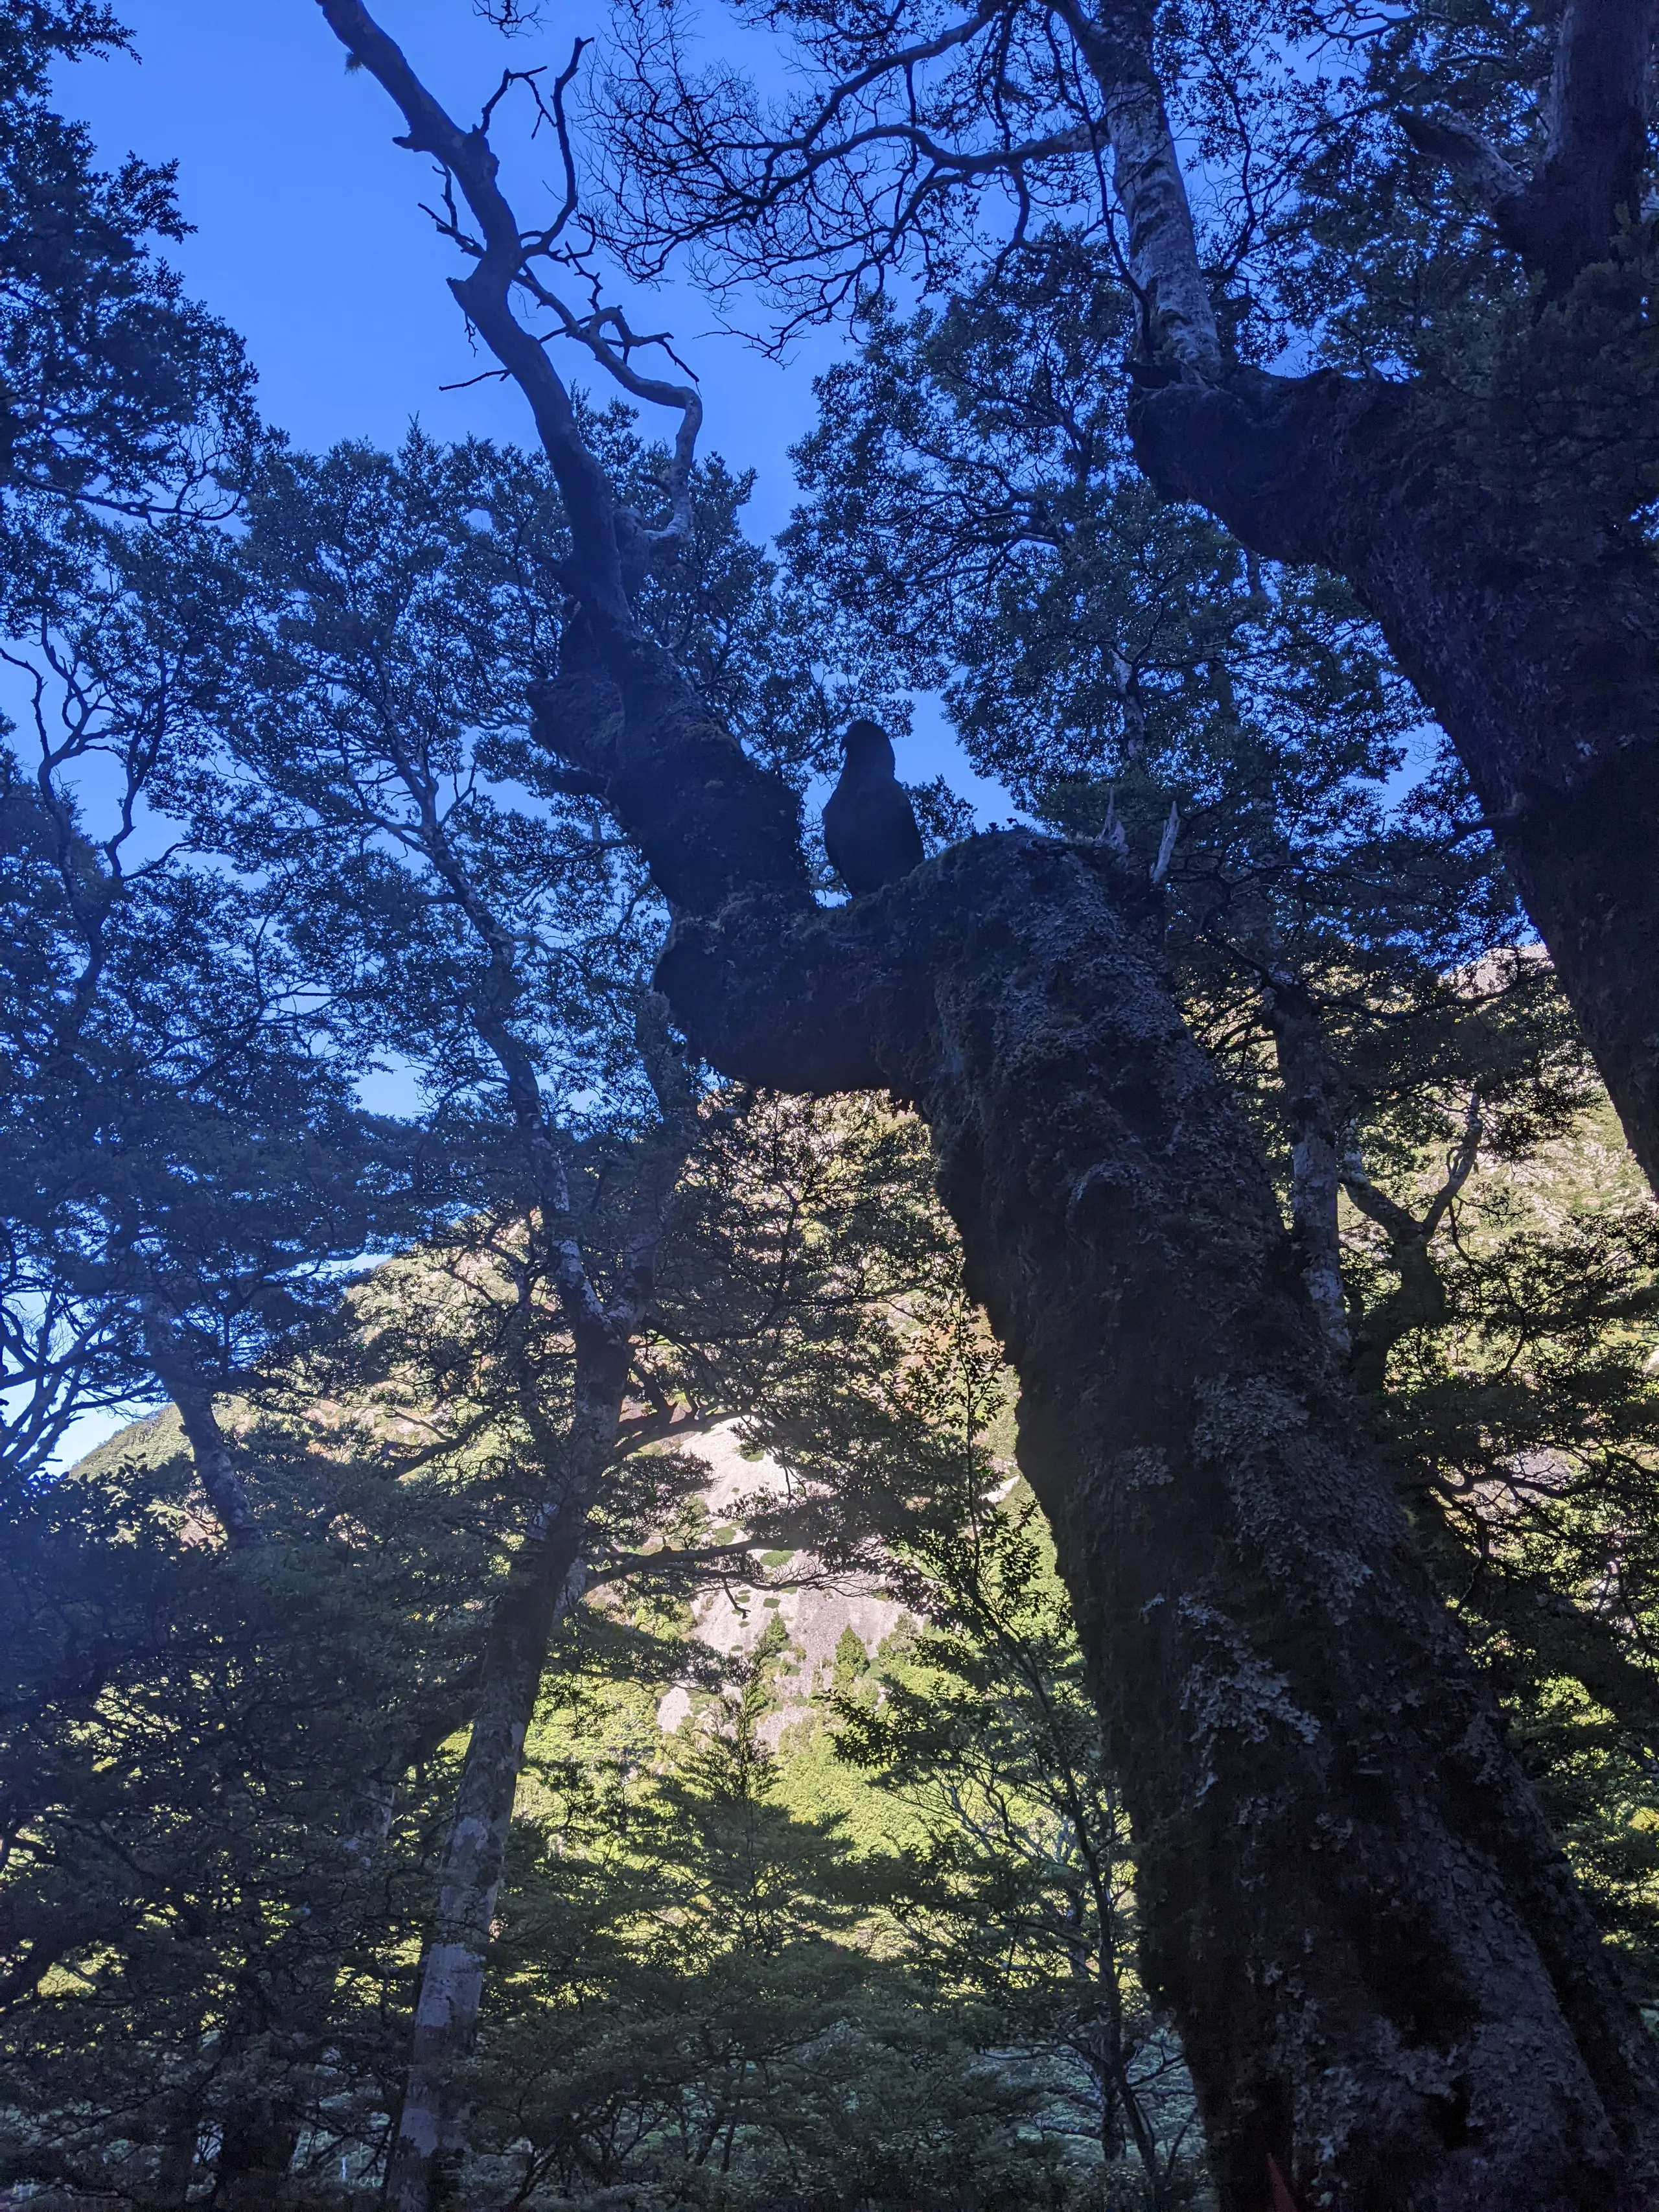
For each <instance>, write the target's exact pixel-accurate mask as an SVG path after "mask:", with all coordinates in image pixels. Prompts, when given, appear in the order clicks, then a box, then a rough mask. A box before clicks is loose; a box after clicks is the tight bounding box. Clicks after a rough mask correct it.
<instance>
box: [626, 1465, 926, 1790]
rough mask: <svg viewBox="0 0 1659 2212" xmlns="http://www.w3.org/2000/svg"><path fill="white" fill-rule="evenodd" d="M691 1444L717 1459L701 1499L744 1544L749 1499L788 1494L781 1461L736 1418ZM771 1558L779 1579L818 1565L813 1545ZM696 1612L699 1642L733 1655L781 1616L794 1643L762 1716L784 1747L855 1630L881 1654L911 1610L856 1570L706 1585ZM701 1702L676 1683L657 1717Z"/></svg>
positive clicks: (731, 1537)
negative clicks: (759, 1584) (803, 1584)
mask: <svg viewBox="0 0 1659 2212" xmlns="http://www.w3.org/2000/svg"><path fill="white" fill-rule="evenodd" d="M689 1449H690V1450H691V1452H693V1453H694V1454H695V1455H696V1458H698V1459H700V1460H702V1461H704V1462H706V1463H707V1465H708V1478H709V1479H708V1486H707V1488H706V1489H705V1490H704V1491H703V1492H702V1503H703V1504H704V1505H705V1506H706V1507H707V1508H708V1513H709V1516H710V1517H711V1519H712V1520H713V1521H714V1524H715V1527H716V1529H717V1531H718V1533H719V1534H720V1538H721V1539H722V1540H723V1541H726V1542H728V1543H730V1542H735V1541H738V1539H739V1538H740V1537H741V1536H742V1535H743V1534H744V1522H743V1519H742V1513H743V1509H744V1504H745V1502H747V1501H751V1500H753V1499H755V1498H758V1497H768V1498H771V1497H779V1496H781V1495H782V1493H783V1491H784V1488H785V1480H786V1479H785V1476H784V1474H783V1470H782V1468H780V1467H779V1466H778V1465H777V1463H776V1462H775V1461H774V1460H771V1459H768V1458H766V1457H765V1456H761V1457H757V1458H750V1457H748V1456H746V1455H745V1453H744V1446H743V1442H742V1439H741V1437H739V1435H738V1427H737V1424H736V1423H735V1422H732V1421H725V1422H721V1423H720V1424H719V1425H717V1426H715V1427H714V1428H712V1429H710V1430H709V1431H708V1432H707V1433H706V1434H705V1435H703V1436H701V1437H698V1438H697V1440H696V1443H695V1444H694V1445H691V1446H690V1447H689ZM762 1564H763V1567H764V1568H765V1570H766V1571H767V1572H768V1573H769V1575H770V1576H790V1575H794V1576H799V1577H801V1578H802V1579H803V1580H805V1579H806V1578H807V1577H811V1576H812V1575H813V1574H814V1573H816V1572H817V1571H818V1562H817V1559H815V1558H814V1557H813V1555H812V1553H810V1552H782V1551H776V1552H768V1553H763V1555H762ZM691 1618H692V1626H693V1633H694V1634H695V1635H696V1637H697V1638H698V1639H699V1641H700V1642H702V1643H703V1644H707V1645H708V1647H709V1648H710V1649H711V1650H714V1651H718V1652H720V1653H722V1654H727V1655H732V1656H738V1655H741V1654H742V1653H744V1652H747V1651H751V1650H754V1648H755V1646H756V1645H757V1644H758V1643H759V1641H760V1639H761V1638H762V1637H763V1635H764V1634H765V1633H766V1631H767V1628H768V1627H769V1625H770V1624H771V1623H772V1622H773V1621H777V1622H779V1623H781V1626H782V1628H783V1632H784V1633H785V1635H786V1636H787V1638H788V1639H789V1647H790V1648H789V1656H788V1660H787V1662H786V1664H785V1666H784V1667H782V1668H780V1669H779V1672H778V1675H777V1678H776V1683H775V1687H776V1693H777V1696H778V1699H779V1700H780V1703H779V1705H778V1708H777V1710H776V1711H773V1712H770V1713H769V1714H768V1715H767V1717H766V1718H765V1719H764V1721H763V1722H762V1723H761V1735H762V1737H763V1740H764V1741H766V1742H767V1743H768V1744H769V1745H773V1746H775V1745H776V1743H777V1741H778V1740H779V1738H780V1737H781V1735H783V1733H784V1731H785V1730H786V1729H788V1728H790V1727H792V1726H793V1724H794V1723H796V1722H797V1721H799V1720H801V1719H803V1718H804V1717H805V1715H806V1712H807V1711H809V1710H810V1708H811V1701H812V1699H814V1698H815V1697H816V1696H817V1695H818V1694H819V1693H821V1692H823V1690H825V1689H827V1688H828V1687H829V1679H830V1676H831V1674H832V1673H833V1671H834V1668H835V1660H836V1646H837V1645H838V1644H840V1642H841V1639H842V1637H843V1636H844V1635H845V1633H846V1632H847V1631H848V1629H849V1628H850V1629H851V1630H852V1631H853V1632H854V1635H855V1636H856V1637H857V1638H858V1639H859V1641H860V1643H861V1644H863V1646H864V1648H865V1650H866V1651H870V1652H873V1651H874V1650H876V1649H877V1647H878V1645H879V1644H881V1643H882V1642H883V1641H884V1638H887V1637H889V1636H890V1635H891V1634H892V1632H893V1631H894V1630H895V1629H896V1627H897V1626H898V1625H899V1623H900V1621H901V1620H902V1619H903V1618H904V1614H903V1612H902V1608H901V1607H899V1606H897V1605H896V1604H895V1603H894V1601H893V1600H892V1599H890V1598H889V1597H885V1596H884V1595H882V1593H881V1591H880V1590H879V1589H878V1587H877V1586H876V1584H875V1583H873V1582H872V1581H870V1580H868V1579H867V1578H866V1577H856V1576H850V1575H849V1576H840V1577H836V1581H835V1582H834V1583H832V1584H829V1585H828V1586H824V1585H818V1584H813V1585H811V1586H810V1587H807V1588H805V1589H803V1588H799V1587H797V1588H793V1589H757V1588H756V1587H755V1586H754V1585H753V1584H752V1583H732V1584H731V1585H730V1586H729V1587H724V1586H723V1587H719V1588H715V1589H707V1590H704V1591H702V1592H701V1593H700V1594H699V1595H698V1596H697V1597H696V1599H695V1600H694V1601H693V1603H692V1607H691ZM692 1705H693V1700H692V1697H691V1694H690V1692H689V1691H688V1690H686V1689H685V1688H684V1686H682V1685H679V1684H676V1686H674V1687H673V1688H672V1689H671V1690H670V1691H669V1692H668V1693H667V1695H666V1696H665V1698H664V1699H662V1701H661V1703H660V1704H659V1706H658V1708H657V1722H658V1725H659V1727H660V1728H662V1729H664V1730H665V1731H668V1732H671V1731H672V1730H673V1729H677V1728H678V1727H680V1726H681V1724H682V1723H684V1721H685V1720H686V1718H687V1717H688V1716H689V1715H690V1712H691V1711H692Z"/></svg>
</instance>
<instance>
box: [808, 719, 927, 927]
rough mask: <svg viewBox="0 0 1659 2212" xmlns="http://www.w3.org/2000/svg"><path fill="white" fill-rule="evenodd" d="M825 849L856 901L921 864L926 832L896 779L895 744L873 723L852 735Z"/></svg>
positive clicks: (828, 815) (827, 814) (832, 800)
mask: <svg viewBox="0 0 1659 2212" xmlns="http://www.w3.org/2000/svg"><path fill="white" fill-rule="evenodd" d="M823 846H824V850H825V851H826V852H827V853H828V854H829V865H830V866H831V867H833V868H834V870H835V871H836V874H837V875H838V876H839V877H840V878H841V879H842V883H844V884H846V886H847V888H848V890H849V891H851V892H852V894H853V896H854V898H857V897H858V896H860V894H861V893H863V892H865V891H878V890H880V889H881V887H882V885H883V884H890V883H894V882H896V880H897V878H899V877H900V876H908V874H909V872H910V871H911V869H912V868H915V867H919V866H921V858H922V852H921V830H920V829H917V827H916V817H915V811H914V810H913V809H912V807H911V805H910V799H909V795H908V793H907V792H906V791H905V789H904V787H903V786H902V784H901V783H900V782H899V781H898V778H897V777H896V775H894V773H893V745H892V740H891V739H890V738H889V737H888V735H887V732H886V731H885V730H883V729H880V728H878V726H877V725H876V724H875V723H874V722H864V721H859V722H854V724H853V726H852V727H851V729H849V730H848V732H847V748H846V753H845V757H844V758H843V761H842V771H841V781H840V782H839V783H838V784H837V785H836V787H835V789H834V790H833V791H832V792H831V793H830V794H829V803H828V805H826V806H825V807H824V810H823Z"/></svg>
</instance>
